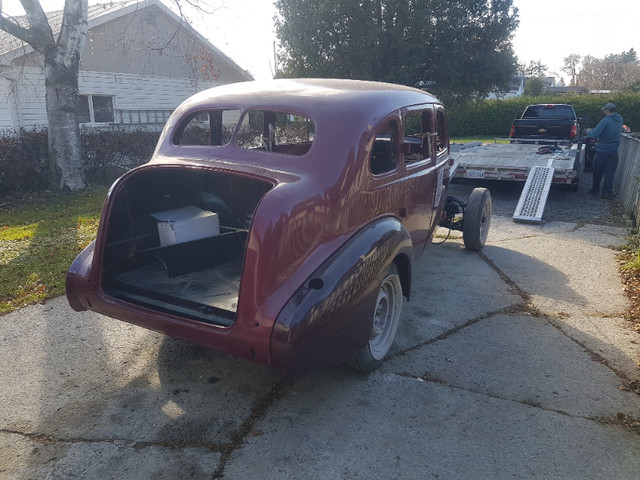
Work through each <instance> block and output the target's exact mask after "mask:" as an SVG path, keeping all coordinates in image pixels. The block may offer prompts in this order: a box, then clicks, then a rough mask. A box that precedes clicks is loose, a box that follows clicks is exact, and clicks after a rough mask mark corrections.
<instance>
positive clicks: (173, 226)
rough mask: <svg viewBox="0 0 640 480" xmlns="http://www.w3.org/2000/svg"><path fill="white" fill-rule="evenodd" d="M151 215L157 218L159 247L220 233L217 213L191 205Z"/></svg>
mask: <svg viewBox="0 0 640 480" xmlns="http://www.w3.org/2000/svg"><path fill="white" fill-rule="evenodd" d="M151 216H152V217H153V218H155V219H156V220H158V235H159V236H160V246H161V247H168V246H170V245H176V244H178V243H185V242H191V241H193V240H200V239H201V238H207V237H213V236H216V235H219V234H220V220H219V218H218V214H217V213H215V212H209V211H206V210H202V209H200V208H198V207H195V206H193V205H187V206H186V207H180V208H176V209H173V210H165V211H163V212H156V213H152V214H151Z"/></svg>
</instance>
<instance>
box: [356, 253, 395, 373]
mask: <svg viewBox="0 0 640 480" xmlns="http://www.w3.org/2000/svg"><path fill="white" fill-rule="evenodd" d="M401 312H402V285H401V284H400V276H399V275H398V269H397V268H396V266H395V264H394V263H392V264H391V265H390V266H389V267H388V268H387V270H386V271H385V273H384V275H383V278H382V283H381V284H380V287H379V288H378V297H377V299H376V307H375V310H374V315H373V322H372V326H371V336H370V338H369V343H368V344H367V345H365V346H364V347H363V348H362V349H361V350H360V351H359V352H357V353H356V354H355V355H353V356H352V357H351V358H349V359H348V360H347V361H346V362H345V363H346V364H347V365H349V366H350V367H352V368H355V369H356V370H360V371H363V372H370V371H372V370H375V369H376V368H378V367H379V366H380V365H381V364H382V362H383V361H384V357H385V356H386V355H387V353H388V352H389V349H390V348H391V345H392V344H393V340H394V338H395V336H396V331H397V329H398V324H399V323H400V313H401Z"/></svg>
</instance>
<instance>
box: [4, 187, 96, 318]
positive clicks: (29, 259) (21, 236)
mask: <svg viewBox="0 0 640 480" xmlns="http://www.w3.org/2000/svg"><path fill="white" fill-rule="evenodd" d="M106 193H107V189H106V188H99V189H93V190H89V191H85V192H82V193H76V194H66V195H60V194H52V193H49V192H45V193H34V194H32V195H30V196H23V197H21V198H5V199H0V314H3V313H7V312H10V311H12V310H16V309H17V308H20V307H22V306H25V305H29V304H33V303H37V302H40V301H42V300H45V299H47V298H51V297H55V296H58V295H61V294H63V293H64V290H65V276H66V272H67V270H68V268H69V265H70V264H71V262H72V261H73V259H74V258H75V257H76V255H78V253H79V252H80V251H81V250H82V248H84V247H85V246H86V245H88V244H89V243H90V242H91V241H92V240H93V239H94V238H95V235H96V230H97V228H98V222H99V219H100V213H101V210H102V204H103V202H104V199H105V196H106Z"/></svg>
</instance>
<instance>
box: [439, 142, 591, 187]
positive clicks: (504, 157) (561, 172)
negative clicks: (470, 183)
mask: <svg viewBox="0 0 640 480" xmlns="http://www.w3.org/2000/svg"><path fill="white" fill-rule="evenodd" d="M458 145H460V148H458ZM458 145H456V144H453V145H452V146H451V147H452V148H451V156H452V157H454V158H455V160H456V161H457V162H458V163H459V167H458V170H457V171H456V174H455V178H471V179H476V180H477V179H484V180H513V181H522V182H524V181H526V180H527V177H528V176H529V172H530V170H531V168H532V167H547V166H551V167H553V179H552V183H554V184H564V185H574V186H575V187H577V185H578V182H579V181H580V175H581V174H582V169H583V164H584V149H583V148H582V146H581V145H578V144H575V143H574V144H568V145H562V144H559V143H556V144H555V145H552V144H551V143H545V144H543V145H540V144H529V143H526V144H524V143H487V144H483V145H479V144H477V143H474V144H472V145H471V146H465V144H458ZM546 145H549V146H554V147H555V146H556V145H557V146H558V147H559V148H561V149H562V150H560V151H558V152H556V153H547V154H539V153H536V152H537V151H538V149H540V148H541V147H544V146H546Z"/></svg>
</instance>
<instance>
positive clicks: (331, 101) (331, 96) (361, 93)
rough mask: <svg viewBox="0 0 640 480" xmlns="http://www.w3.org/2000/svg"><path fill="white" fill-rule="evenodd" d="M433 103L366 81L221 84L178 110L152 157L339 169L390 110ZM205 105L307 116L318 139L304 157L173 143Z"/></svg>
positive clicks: (295, 169) (417, 93)
mask: <svg viewBox="0 0 640 480" xmlns="http://www.w3.org/2000/svg"><path fill="white" fill-rule="evenodd" d="M433 103H438V104H439V103H440V102H439V101H438V99H437V98H436V97H434V96H433V95H431V94H429V93H427V92H425V91H422V90H419V89H417V88H411V87H406V86H402V85H394V84H389V83H381V82H370V81H362V80H340V79H277V80H268V81H253V82H240V83H234V84H228V85H222V86H219V87H215V88H211V89H208V90H204V91H202V92H200V93H197V94H196V95H194V96H192V97H191V98H189V99H187V100H186V101H184V102H183V103H182V104H181V105H180V106H179V107H178V108H177V109H176V110H175V111H174V113H173V114H172V115H171V118H170V119H169V121H168V122H167V124H166V126H165V129H164V131H163V133H162V135H161V138H160V141H159V142H158V147H157V148H156V152H155V154H154V159H152V161H158V162H166V161H172V160H175V159H177V158H183V159H184V160H185V161H187V160H189V161H197V162H202V163H209V164H212V163H216V162H227V163H228V162H233V163H234V164H235V165H236V166H237V165H240V164H244V165H247V166H248V165H254V166H258V167H259V168H270V169H277V170H281V171H284V172H290V173H302V172H308V171H309V170H310V169H318V170H322V169H324V170H327V167H328V165H329V164H331V165H333V166H334V167H335V168H338V167H339V165H340V164H344V163H345V162H346V161H347V156H348V152H351V151H358V150H359V146H360V144H361V143H360V142H361V141H362V139H363V138H365V137H368V136H369V135H370V134H371V133H372V132H373V130H372V129H373V128H374V127H375V126H376V125H377V124H378V123H379V122H380V121H381V120H382V119H384V118H386V117H387V116H388V115H389V114H393V113H398V112H399V109H400V108H403V107H407V106H412V105H420V104H433ZM207 109H241V110H243V111H247V110H249V109H260V110H273V111H281V112H289V113H294V114H300V115H304V116H307V117H309V118H311V119H312V120H313V122H314V124H315V130H314V132H315V136H316V138H315V140H314V142H313V146H312V148H311V150H310V151H309V152H308V154H305V155H304V156H303V157H291V156H286V155H275V154H273V155H272V154H269V155H265V153H264V152H251V151H248V150H244V149H240V148H239V147H237V146H235V145H234V144H233V142H230V143H229V144H226V145H223V146H218V147H215V150H214V151H211V150H210V148H211V147H209V146H201V147H191V146H186V147H182V146H176V145H173V144H172V142H171V137H172V135H173V132H174V131H175V129H176V128H178V127H179V125H180V123H181V122H182V121H183V119H184V118H186V117H189V116H191V115H192V114H194V113H195V112H198V111H203V110H207ZM310 156H312V157H314V158H315V159H316V161H315V166H313V165H311V164H307V165H305V163H308V162H305V161H304V159H306V158H308V157H310ZM294 158H295V159H296V160H295V161H292V159H294ZM319 158H322V163H321V162H319V161H318V159H319ZM311 163H314V162H311Z"/></svg>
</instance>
